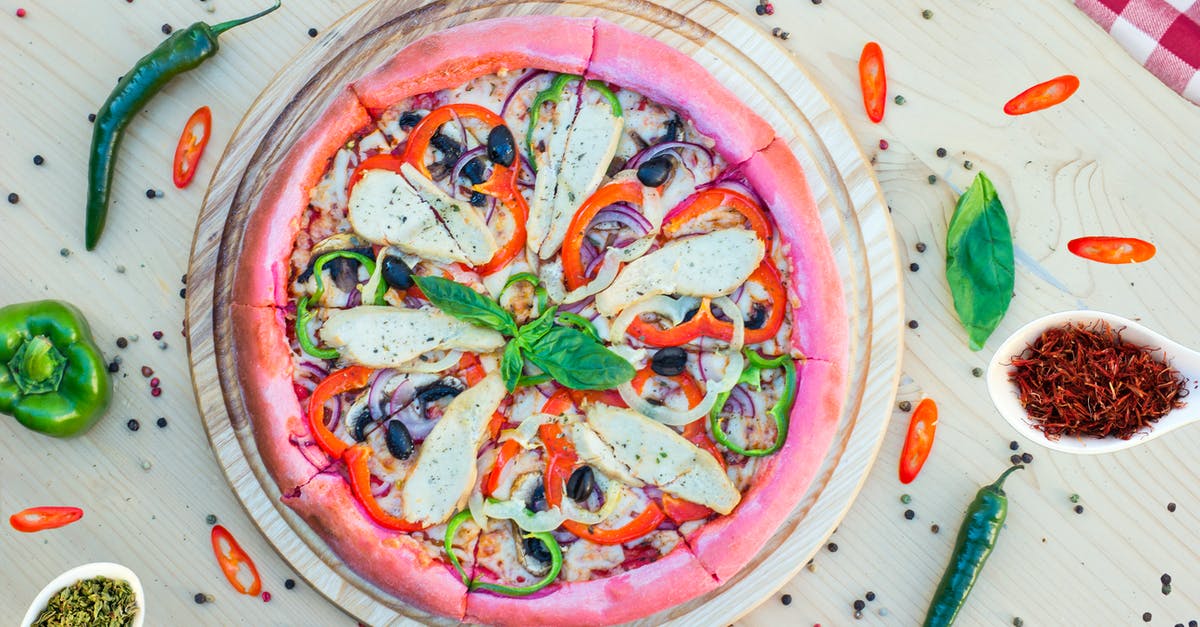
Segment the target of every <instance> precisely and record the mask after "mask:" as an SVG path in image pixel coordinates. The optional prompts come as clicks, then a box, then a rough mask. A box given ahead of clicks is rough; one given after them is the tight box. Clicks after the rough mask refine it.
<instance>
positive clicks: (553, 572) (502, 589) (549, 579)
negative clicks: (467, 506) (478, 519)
mask: <svg viewBox="0 0 1200 627" xmlns="http://www.w3.org/2000/svg"><path fill="white" fill-rule="evenodd" d="M470 517H471V512H470V511H461V512H459V513H458V514H456V515H455V516H454V518H453V519H451V520H450V523H449V524H448V525H447V526H446V540H445V542H444V546H445V549H446V554H447V557H448V558H449V559H450V563H451V564H453V565H454V569H455V570H457V571H458V574H459V576H460V577H461V578H462V582H463V585H465V586H467V589H468V590H487V591H489V592H494V593H496V594H500V595H504V596H510V597H523V596H528V595H530V594H533V593H534V592H537V591H538V590H541V589H542V588H545V587H546V586H548V585H550V584H551V583H553V582H554V580H555V579H557V578H558V573H559V572H560V571H561V570H562V567H563V554H562V548H561V547H560V546H559V544H558V540H555V539H554V536H553V535H552V534H550V533H549V532H538V533H530V534H528V535H527V536H526V537H528V538H533V539H536V540H538V541H539V542H541V543H542V546H543V547H544V548H545V549H546V551H547V552H548V553H549V556H550V569H549V571H548V572H547V573H546V575H545V576H544V577H542V578H541V579H540V580H538V581H536V582H534V583H532V584H530V585H527V586H505V585H501V584H496V583H491V582H486V581H480V580H473V581H472V580H471V576H470V575H469V574H468V573H467V571H466V570H464V569H463V567H462V562H461V561H460V560H459V559H458V555H456V554H455V553H454V536H455V534H456V533H457V532H458V528H459V527H461V526H462V524H463V523H464V522H466V521H467V519H468V518H470Z"/></svg>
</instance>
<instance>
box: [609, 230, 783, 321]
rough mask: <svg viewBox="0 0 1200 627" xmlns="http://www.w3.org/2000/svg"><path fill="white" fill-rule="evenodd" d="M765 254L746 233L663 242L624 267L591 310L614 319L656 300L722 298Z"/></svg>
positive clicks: (760, 245) (754, 237)
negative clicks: (662, 296) (672, 296)
mask: <svg viewBox="0 0 1200 627" xmlns="http://www.w3.org/2000/svg"><path fill="white" fill-rule="evenodd" d="M765 251H766V247H765V246H764V245H763V242H762V241H761V240H759V239H758V237H757V236H756V235H755V234H754V232H753V231H747V230H745V229H726V230H723V231H716V232H714V233H707V234H704V235H697V236H694V237H688V238H684V239H678V240H674V241H671V242H668V243H667V244H666V245H665V246H663V247H662V248H660V249H658V250H656V251H654V252H652V253H649V254H647V255H645V256H644V257H641V258H639V259H636V260H634V261H633V262H631V263H630V264H629V265H627V266H625V268H624V269H623V270H622V271H621V274H620V275H618V276H617V279H616V280H615V281H613V284H612V285H611V286H609V287H608V289H606V290H604V291H603V292H600V293H599V294H597V295H596V309H598V310H599V311H600V313H602V314H604V315H606V316H615V315H616V314H618V313H620V312H621V310H623V309H625V308H626V307H628V306H629V305H632V304H634V303H636V302H638V301H640V300H642V299H644V298H648V297H650V296H655V295H658V294H678V295H681V296H697V297H718V296H725V295H726V294H729V293H731V292H733V290H735V289H737V286H739V285H741V284H742V283H744V282H745V281H746V279H747V278H749V277H750V275H751V274H752V273H753V272H754V269H755V268H757V267H758V264H759V262H761V261H762V258H763V254H764V253H765Z"/></svg>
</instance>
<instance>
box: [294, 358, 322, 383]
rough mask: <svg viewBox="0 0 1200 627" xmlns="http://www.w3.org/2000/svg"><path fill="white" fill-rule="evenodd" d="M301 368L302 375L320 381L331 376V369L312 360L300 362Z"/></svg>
mask: <svg viewBox="0 0 1200 627" xmlns="http://www.w3.org/2000/svg"><path fill="white" fill-rule="evenodd" d="M299 370H300V371H301V373H300V376H302V377H305V378H311V379H316V380H318V381H319V380H321V379H324V378H325V377H327V376H329V370H327V369H325V368H323V367H321V366H320V365H319V364H316V363H314V362H311V361H302V362H300V364H299Z"/></svg>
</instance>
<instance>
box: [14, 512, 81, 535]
mask: <svg viewBox="0 0 1200 627" xmlns="http://www.w3.org/2000/svg"><path fill="white" fill-rule="evenodd" d="M80 518H83V510H82V509H79V508H78V507H60V506H49V507H30V508H28V509H23V510H21V511H19V512H17V513H15V514H13V515H12V516H9V517H8V524H10V525H12V528H13V529H16V530H17V531H20V532H21V533H34V532H37V531H45V530H46V529H57V528H59V527H65V526H67V525H69V524H71V523H73V522H75V521H77V520H79V519H80Z"/></svg>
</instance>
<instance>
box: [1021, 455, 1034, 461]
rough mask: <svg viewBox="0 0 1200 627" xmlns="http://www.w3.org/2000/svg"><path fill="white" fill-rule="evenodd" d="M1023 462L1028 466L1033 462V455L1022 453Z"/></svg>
mask: <svg viewBox="0 0 1200 627" xmlns="http://www.w3.org/2000/svg"><path fill="white" fill-rule="evenodd" d="M1021 461H1023V462H1025V463H1026V464H1028V463H1030V462H1032V461H1033V455H1030V454H1029V453H1021Z"/></svg>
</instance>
